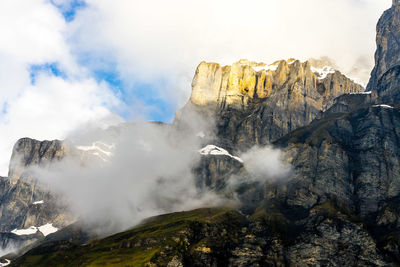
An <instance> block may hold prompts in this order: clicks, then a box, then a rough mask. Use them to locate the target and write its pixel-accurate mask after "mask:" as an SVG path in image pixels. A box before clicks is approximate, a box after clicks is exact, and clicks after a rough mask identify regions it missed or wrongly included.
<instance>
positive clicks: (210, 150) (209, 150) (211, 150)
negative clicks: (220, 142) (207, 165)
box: [199, 145, 243, 163]
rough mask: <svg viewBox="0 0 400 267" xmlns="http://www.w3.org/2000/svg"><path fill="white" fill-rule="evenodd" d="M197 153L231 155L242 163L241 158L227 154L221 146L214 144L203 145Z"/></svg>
mask: <svg viewBox="0 0 400 267" xmlns="http://www.w3.org/2000/svg"><path fill="white" fill-rule="evenodd" d="M199 153H200V154H201V155H205V156H207V155H215V156H222V155H223V156H228V157H231V158H233V159H235V160H237V161H239V162H240V163H243V160H242V159H241V158H239V157H236V156H232V155H231V154H229V152H228V151H227V150H225V149H223V148H221V147H218V146H215V145H207V146H206V147H203V148H202V149H200V150H199Z"/></svg>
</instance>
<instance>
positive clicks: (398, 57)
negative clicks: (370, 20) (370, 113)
mask: <svg viewBox="0 0 400 267" xmlns="http://www.w3.org/2000/svg"><path fill="white" fill-rule="evenodd" d="M376 45H377V49H376V52H375V67H374V69H373V70H372V73H371V79H370V81H369V83H368V86H367V90H371V91H374V92H375V94H376V95H378V96H379V97H384V98H385V97H387V98H386V99H385V101H389V102H390V99H389V98H390V96H391V95H392V94H396V98H397V94H398V93H397V91H398V90H397V89H396V88H395V87H389V88H388V87H386V88H381V85H380V83H381V79H386V80H387V76H393V75H391V73H390V72H391V70H393V69H394V68H395V67H397V66H399V65H400V3H399V1H398V0H393V6H392V7H391V8H390V9H388V10H386V11H385V12H384V14H383V15H382V17H381V18H380V19H379V22H378V25H377V36H376ZM384 76H386V78H385V77H384Z"/></svg>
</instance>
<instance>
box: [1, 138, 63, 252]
mask: <svg viewBox="0 0 400 267" xmlns="http://www.w3.org/2000/svg"><path fill="white" fill-rule="evenodd" d="M66 151H67V149H66V146H64V145H63V143H62V142H61V141H57V140H55V141H43V142H40V141H36V140H33V139H29V138H23V139H20V140H18V142H17V143H16V144H15V146H14V149H13V154H12V156H11V161H10V169H9V177H7V178H2V179H1V182H0V232H1V238H0V242H1V243H0V246H1V248H3V249H4V248H7V247H14V246H15V247H18V246H20V245H22V244H27V243H29V242H33V241H35V240H37V239H40V238H43V234H42V233H41V232H40V231H36V234H35V233H34V234H30V235H23V234H21V233H23V232H21V231H16V232H14V233H12V231H13V230H24V229H29V228H30V227H32V226H34V227H40V226H43V225H46V224H52V225H53V226H54V227H62V226H65V225H66V224H67V223H68V221H69V220H68V216H67V215H66V210H65V209H66V207H65V206H64V205H63V204H62V203H61V201H60V200H59V199H58V198H57V197H56V196H55V195H54V194H52V193H51V192H50V191H49V188H48V187H47V186H45V185H43V184H42V183H40V182H38V181H37V180H36V179H35V177H32V174H31V173H30V171H29V167H32V166H46V165H47V164H50V163H51V162H54V161H57V160H61V159H62V158H63V157H64V156H65V154H66ZM32 232H35V231H34V230H32Z"/></svg>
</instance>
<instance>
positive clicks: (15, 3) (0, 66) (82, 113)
mask: <svg viewBox="0 0 400 267" xmlns="http://www.w3.org/2000/svg"><path fill="white" fill-rule="evenodd" d="M67 27H68V24H67V23H66V22H65V20H64V18H63V16H62V14H61V13H60V12H59V10H58V9H57V8H56V7H55V6H54V5H52V4H51V3H50V1H47V0H28V1H27V0H4V1H0V32H1V36H0V112H1V113H0V139H1V143H0V155H1V156H0V175H7V169H8V161H9V158H10V156H11V149H12V146H13V144H14V143H15V141H16V140H18V139H19V138H21V137H25V136H28V137H32V138H37V139H56V138H57V139H61V138H64V137H65V136H66V135H67V134H68V133H69V132H70V131H71V130H73V128H75V127H78V126H79V125H80V124H82V123H86V122H87V121H90V120H104V119H105V118H108V117H110V116H111V117H112V116H113V115H112V114H111V112H110V108H111V107H112V106H115V105H116V104H117V102H118V100H117V99H116V98H115V96H113V95H112V94H111V93H110V90H109V89H108V88H107V86H106V85H105V84H98V83H97V82H96V81H95V80H94V79H93V78H91V77H89V76H88V75H87V71H86V70H85V69H84V68H82V67H80V66H79V65H78V64H77V63H76V61H75V59H74V57H73V56H72V55H71V53H70V50H69V45H68V43H67V42H66V34H65V33H66V31H67ZM46 63H57V65H58V66H59V68H60V69H61V70H62V71H63V72H64V73H65V74H66V76H67V77H64V78H61V77H56V76H54V75H52V74H51V73H50V72H46V71H43V72H39V73H37V77H36V78H35V80H36V82H35V84H34V85H32V84H31V77H30V66H32V65H41V64H46ZM3 109H5V111H6V112H2V110H3Z"/></svg>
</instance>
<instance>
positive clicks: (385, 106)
mask: <svg viewBox="0 0 400 267" xmlns="http://www.w3.org/2000/svg"><path fill="white" fill-rule="evenodd" d="M372 107H374V108H379V107H381V108H393V107H392V106H389V105H385V104H382V105H373V106H372Z"/></svg>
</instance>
